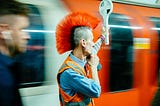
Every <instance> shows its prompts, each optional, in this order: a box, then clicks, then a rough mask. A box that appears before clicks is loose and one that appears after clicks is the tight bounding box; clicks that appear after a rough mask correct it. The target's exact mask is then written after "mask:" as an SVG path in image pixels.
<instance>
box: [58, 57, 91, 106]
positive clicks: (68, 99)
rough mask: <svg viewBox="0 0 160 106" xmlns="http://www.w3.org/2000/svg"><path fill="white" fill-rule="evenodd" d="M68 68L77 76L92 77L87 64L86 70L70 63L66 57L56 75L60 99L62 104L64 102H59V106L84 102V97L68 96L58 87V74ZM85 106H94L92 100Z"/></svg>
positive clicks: (72, 62) (78, 95)
mask: <svg viewBox="0 0 160 106" xmlns="http://www.w3.org/2000/svg"><path fill="white" fill-rule="evenodd" d="M68 68H71V69H73V70H74V71H75V72H77V73H78V74H81V75H83V76H85V77H88V78H91V77H92V73H91V68H90V66H89V64H86V69H84V68H82V67H81V66H80V65H79V64H77V63H76V62H74V61H72V60H71V59H70V57H69V56H68V57H67V59H66V60H65V61H64V63H63V64H62V66H61V68H60V70H59V72H58V75H57V81H58V86H59V94H60V96H61V97H62V99H63V102H64V103H62V101H61V106H64V105H65V104H66V103H69V102H70V103H72V102H82V101H83V100H84V95H82V94H79V93H76V94H75V95H73V96H70V95H68V94H67V93H66V92H64V91H63V90H62V88H61V87H60V83H59V77H60V74H61V73H62V72H64V71H65V70H66V69H68ZM62 104H64V105H62ZM87 106H94V102H93V99H91V103H89V104H88V105H87Z"/></svg>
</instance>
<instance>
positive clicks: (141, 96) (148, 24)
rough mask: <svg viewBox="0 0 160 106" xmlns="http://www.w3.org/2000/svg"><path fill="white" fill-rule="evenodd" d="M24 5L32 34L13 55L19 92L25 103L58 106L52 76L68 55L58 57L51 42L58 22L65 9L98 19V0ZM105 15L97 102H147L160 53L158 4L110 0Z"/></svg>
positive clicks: (29, 0)
mask: <svg viewBox="0 0 160 106" xmlns="http://www.w3.org/2000/svg"><path fill="white" fill-rule="evenodd" d="M20 1H21V2H24V3H26V4H28V6H29V7H30V8H31V11H32V13H31V14H30V22H31V25H30V26H29V27H28V28H27V29H25V30H24V31H27V32H28V33H29V34H30V35H31V40H30V41H29V44H28V50H27V52H26V53H25V54H23V55H20V56H18V57H17V61H19V63H20V66H21V68H20V69H21V70H22V71H20V74H21V80H20V82H21V84H20V87H21V88H20V92H21V95H22V99H23V102H24V105H25V106H59V100H58V95H59V94H58V87H57V81H56V74H57V71H58V69H59V67H60V66H61V64H62V62H63V60H64V59H65V57H66V56H67V55H68V53H65V54H63V55H59V54H58V52H57V50H56V46H55V45H56V44H55V29H56V25H57V23H58V22H59V21H60V20H61V19H62V18H63V17H64V16H65V15H66V14H68V13H69V12H73V11H85V12H88V13H90V14H92V15H94V16H97V17H98V18H99V19H100V20H101V22H100V24H99V25H98V27H97V28H96V29H95V31H94V35H95V39H94V40H95V41H96V40H97V39H98V37H99V36H100V34H101V28H102V24H103V21H102V17H101V16H100V14H99V4H100V0H79V1H76V0H46V1H43V0H38V1H37V0H20ZM113 6H114V7H113V12H112V14H111V15H110V17H109V26H110V45H108V46H106V45H102V47H101V49H100V51H99V52H98V56H99V58H100V63H101V64H102V69H101V70H100V71H99V78H100V83H101V87H102V93H101V96H100V97H99V98H95V99H94V100H95V104H96V106H150V104H151V102H152V100H153V97H154V95H155V93H156V90H157V88H158V79H159V76H158V74H159V71H158V70H159V58H160V57H159V55H160V40H159V39H160V11H159V10H160V8H157V7H156V8H154V7H147V6H138V5H133V4H125V3H121V2H115V1H113Z"/></svg>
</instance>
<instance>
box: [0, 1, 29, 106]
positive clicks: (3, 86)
mask: <svg viewBox="0 0 160 106" xmlns="http://www.w3.org/2000/svg"><path fill="white" fill-rule="evenodd" d="M28 13H29V9H28V8H27V7H26V6H25V5H24V4H23V3H20V2H17V1H15V0H3V1H2V0H1V3H0V106H22V101H21V97H20V93H19V91H18V80H17V79H18V78H17V77H18V73H16V72H17V70H18V68H17V67H16V66H17V65H15V61H14V57H15V56H16V55H17V54H19V53H23V52H25V51H26V47H27V41H28V39H29V38H30V36H29V35H27V34H26V33H25V32H23V31H22V30H23V29H24V28H26V27H27V26H28V25H29V19H28Z"/></svg>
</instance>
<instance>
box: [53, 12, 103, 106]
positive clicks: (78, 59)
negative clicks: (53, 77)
mask: <svg viewBox="0 0 160 106" xmlns="http://www.w3.org/2000/svg"><path fill="white" fill-rule="evenodd" d="M98 23H99V20H98V19H97V18H96V17H94V16H92V15H90V14H88V13H84V12H73V13H71V14H69V15H67V16H66V17H65V18H64V19H63V20H62V21H61V22H60V23H59V24H58V25H57V28H56V44H57V45H56V46H57V50H58V52H59V53H60V54H62V53H65V52H67V51H71V53H70V54H69V56H68V57H67V58H66V60H65V61H64V63H63V64H62V66H61V68H60V69H59V72H58V75H57V81H58V85H59V94H60V103H61V106H94V102H93V99H92V98H98V97H99V96H100V93H101V86H100V82H99V77H98V72H97V66H98V64H99V58H98V56H97V55H96V54H93V46H94V42H93V38H94V36H93V29H95V28H96V26H97V25H98ZM105 33H106V32H105ZM87 57H90V58H87Z"/></svg>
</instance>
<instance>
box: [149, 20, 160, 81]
mask: <svg viewBox="0 0 160 106" xmlns="http://www.w3.org/2000/svg"><path fill="white" fill-rule="evenodd" d="M150 21H151V22H153V24H154V25H155V27H154V28H152V29H153V30H156V31H157V32H158V68H157V69H158V70H157V74H156V75H157V77H158V82H159V84H160V72H159V70H160V18H159V17H150Z"/></svg>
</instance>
